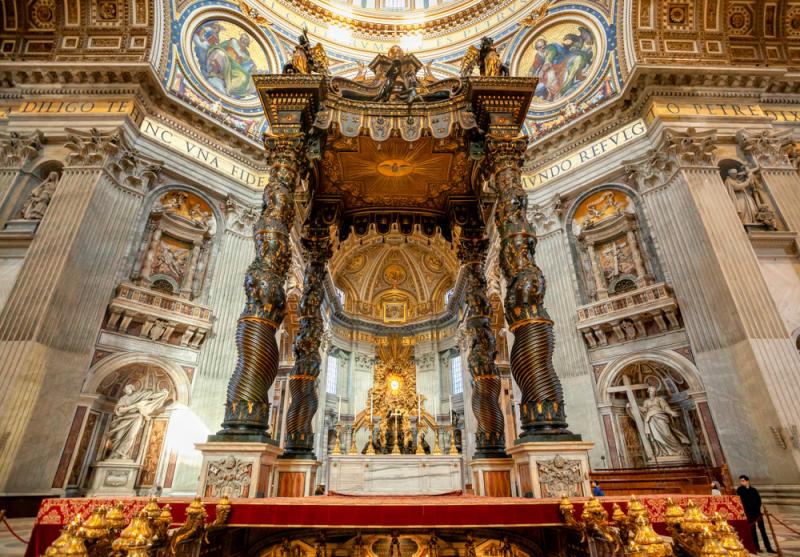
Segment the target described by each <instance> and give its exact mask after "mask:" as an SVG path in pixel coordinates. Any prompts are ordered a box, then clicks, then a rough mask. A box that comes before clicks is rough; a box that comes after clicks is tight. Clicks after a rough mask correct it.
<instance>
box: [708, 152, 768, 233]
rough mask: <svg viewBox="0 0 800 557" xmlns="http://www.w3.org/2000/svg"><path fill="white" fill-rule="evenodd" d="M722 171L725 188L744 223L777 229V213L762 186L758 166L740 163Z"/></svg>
mask: <svg viewBox="0 0 800 557" xmlns="http://www.w3.org/2000/svg"><path fill="white" fill-rule="evenodd" d="M721 171H722V172H723V181H724V182H725V188H726V189H727V190H728V195H730V197H731V201H733V205H734V206H735V207H736V214H737V215H739V220H741V221H742V224H743V225H745V226H748V225H756V226H763V227H766V228H767V229H768V230H776V229H777V226H776V221H775V213H774V212H773V211H772V208H771V207H770V205H769V202H768V201H767V195H766V192H765V191H764V189H763V187H762V186H761V181H760V178H759V177H758V175H757V172H758V168H747V167H745V166H744V165H742V164H740V163H739V164H736V165H735V166H731V167H730V168H727V170H724V169H721Z"/></svg>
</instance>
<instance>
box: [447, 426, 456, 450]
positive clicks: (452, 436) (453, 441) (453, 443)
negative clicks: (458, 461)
mask: <svg viewBox="0 0 800 557" xmlns="http://www.w3.org/2000/svg"><path fill="white" fill-rule="evenodd" d="M449 454H450V455H451V456H455V455H457V454H458V448H457V447H456V430H455V428H454V427H451V428H450V451H449Z"/></svg>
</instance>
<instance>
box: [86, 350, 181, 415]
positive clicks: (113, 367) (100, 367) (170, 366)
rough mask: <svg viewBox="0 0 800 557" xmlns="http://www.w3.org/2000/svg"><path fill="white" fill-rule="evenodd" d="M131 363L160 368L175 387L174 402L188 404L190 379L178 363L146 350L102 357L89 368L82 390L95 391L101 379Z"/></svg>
mask: <svg viewBox="0 0 800 557" xmlns="http://www.w3.org/2000/svg"><path fill="white" fill-rule="evenodd" d="M133 364H141V365H151V366H155V367H158V368H160V369H161V370H163V371H164V373H166V374H167V376H168V377H169V378H170V379H171V380H172V383H173V385H174V387H175V395H176V399H175V402H177V403H180V404H184V405H186V406H188V405H189V393H190V390H191V381H190V380H189V377H188V376H187V375H186V372H185V371H184V370H183V368H181V367H180V366H179V365H178V364H176V363H174V362H171V361H169V360H166V359H164V358H161V357H160V356H156V355H154V354H148V353H146V352H125V353H123V354H115V355H113V356H108V357H106V358H103V359H102V360H100V361H99V362H98V363H96V364H95V365H93V366H92V367H91V368H90V369H89V373H88V375H87V377H86V381H85V382H84V385H83V389H82V392H83V393H87V394H95V393H97V389H98V388H99V387H100V385H101V384H102V383H103V381H104V380H105V379H106V378H108V377H110V376H111V375H112V374H114V373H116V372H118V371H120V370H121V369H123V368H125V367H126V366H129V365H133Z"/></svg>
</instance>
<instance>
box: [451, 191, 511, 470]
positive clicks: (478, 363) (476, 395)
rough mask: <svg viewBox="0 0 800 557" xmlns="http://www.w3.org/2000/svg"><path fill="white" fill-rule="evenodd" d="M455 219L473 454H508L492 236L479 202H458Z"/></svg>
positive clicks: (492, 455) (501, 456)
mask: <svg viewBox="0 0 800 557" xmlns="http://www.w3.org/2000/svg"><path fill="white" fill-rule="evenodd" d="M458 209H461V210H455V211H453V213H454V216H453V221H454V223H455V224H458V225H459V226H460V227H461V235H460V237H459V238H458V258H459V260H460V261H461V264H462V265H463V266H464V273H465V279H466V281H465V284H466V286H465V291H466V302H467V318H466V334H467V336H468V338H469V352H468V356H467V365H468V368H469V373H470V376H471V377H472V383H471V385H472V393H471V397H470V399H471V405H472V412H473V414H474V416H475V422H476V423H475V426H476V429H475V455H474V458H505V457H507V456H508V455H506V453H505V439H504V434H505V422H504V420H503V411H502V409H501V408H500V389H501V380H500V372H499V371H498V370H497V364H496V363H495V359H496V357H497V349H496V344H495V337H494V331H492V327H491V313H492V306H491V304H490V303H489V298H488V296H487V295H486V276H485V275H484V271H483V265H484V262H485V261H486V252H487V250H488V248H489V240H488V239H487V238H486V235H485V228H484V226H483V223H482V222H481V220H482V219H481V215H480V212H479V209H478V207H477V206H471V207H470V206H459V207H458Z"/></svg>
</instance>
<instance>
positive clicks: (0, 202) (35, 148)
mask: <svg viewBox="0 0 800 557" xmlns="http://www.w3.org/2000/svg"><path fill="white" fill-rule="evenodd" d="M43 142H44V136H43V135H42V133H41V132H34V133H32V134H30V135H25V136H23V135H20V134H19V133H17V132H10V133H2V134H0V209H2V208H3V207H4V206H5V204H6V201H8V199H9V198H10V194H11V192H12V190H13V188H14V185H15V184H17V182H18V181H19V179H20V177H21V176H23V173H22V172H23V170H24V169H25V168H26V167H28V165H29V163H30V162H32V161H33V160H35V159H36V158H37V157H38V156H39V154H40V153H41V150H42V143H43ZM11 218H16V216H11Z"/></svg>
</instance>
